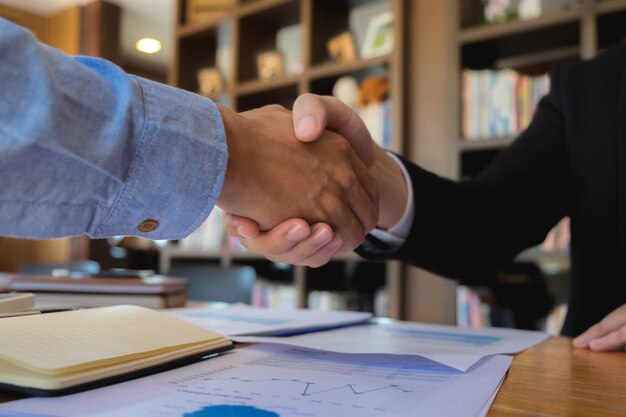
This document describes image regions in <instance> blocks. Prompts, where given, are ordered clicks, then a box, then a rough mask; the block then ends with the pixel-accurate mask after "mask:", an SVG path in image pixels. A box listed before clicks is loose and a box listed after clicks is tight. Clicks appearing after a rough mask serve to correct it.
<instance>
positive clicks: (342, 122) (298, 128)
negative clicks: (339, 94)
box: [293, 94, 377, 167]
mask: <svg viewBox="0 0 626 417" xmlns="http://www.w3.org/2000/svg"><path fill="white" fill-rule="evenodd" d="M293 121H294V131H295V133H296V137H297V138H298V139H299V140H300V141H302V142H312V141H314V140H316V139H318V138H319V137H320V136H322V134H323V133H324V130H325V129H328V130H330V131H333V132H335V133H337V134H339V135H341V136H343V137H344V138H345V139H346V140H347V141H348V142H349V143H350V145H352V148H353V149H354V152H355V153H356V154H357V156H358V157H359V158H360V159H361V161H363V163H364V164H365V165H366V166H368V167H369V166H371V165H372V164H373V163H374V159H375V158H374V155H375V152H374V149H375V148H376V146H377V145H376V144H375V143H374V141H373V140H372V137H371V136H370V133H369V131H368V130H367V128H366V127H365V124H364V123H363V121H362V120H361V118H360V117H359V116H358V115H357V114H356V113H355V112H354V111H353V110H352V109H351V108H350V107H348V106H347V105H345V104H344V103H343V102H342V101H340V100H339V99H337V98H335V97H331V96H317V95H314V94H303V95H301V96H300V97H298V98H297V99H296V101H295V103H294V104H293Z"/></svg>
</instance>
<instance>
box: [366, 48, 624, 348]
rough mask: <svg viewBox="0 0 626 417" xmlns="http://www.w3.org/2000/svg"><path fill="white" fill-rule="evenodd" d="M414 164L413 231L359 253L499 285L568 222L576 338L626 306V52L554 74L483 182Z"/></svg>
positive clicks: (571, 331)
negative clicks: (518, 258)
mask: <svg viewBox="0 0 626 417" xmlns="http://www.w3.org/2000/svg"><path fill="white" fill-rule="evenodd" d="M404 163H405V165H406V167H407V169H408V171H409V173H410V175H411V179H412V181H413V188H414V195H415V218H414V221H413V225H412V229H411V232H410V235H409V237H408V239H407V241H406V242H405V244H404V245H403V246H402V247H401V248H400V249H399V250H388V249H386V248H385V247H384V245H381V244H380V242H377V241H376V240H375V239H373V238H368V239H367V240H366V242H365V243H364V245H363V246H362V247H361V248H359V250H358V252H359V253H360V254H361V255H363V256H365V257H367V258H378V259H399V260H402V261H405V262H408V263H411V264H413V265H416V266H419V267H422V268H425V269H428V270H431V271H434V272H436V273H438V274H441V275H444V276H447V277H450V278H455V279H458V280H460V281H462V282H464V283H467V284H489V282H486V281H488V280H489V279H492V278H493V277H494V275H495V274H494V272H495V271H496V270H497V269H498V268H499V267H501V266H503V265H506V264H507V263H509V262H510V261H511V260H512V259H513V258H514V257H515V255H517V254H518V253H519V252H521V251H522V250H524V249H526V248H528V247H531V246H533V245H536V244H539V243H540V242H542V241H543V240H544V238H545V236H546V234H547V233H548V231H549V230H550V229H551V228H552V227H553V226H554V225H555V224H556V223H557V222H558V221H559V220H560V219H561V218H562V217H564V216H570V217H571V228H572V230H571V234H572V241H571V258H572V282H571V296H570V303H569V312H568V316H567V319H566V322H565V325H564V328H563V334H564V335H569V336H574V335H578V334H580V333H581V332H583V331H584V330H586V329H587V328H588V327H589V326H591V325H593V324H595V323H596V322H598V321H600V320H601V319H602V318H603V317H604V316H606V315H607V314H608V313H609V312H611V311H612V310H614V309H615V308H617V307H619V306H620V305H622V304H624V303H626V47H620V48H617V49H614V50H611V51H607V52H605V53H603V54H602V55H600V56H599V57H598V58H596V59H594V60H591V61H586V62H578V63H573V64H567V65H563V66H560V67H558V68H556V69H555V70H554V71H553V72H552V74H551V91H550V93H549V94H548V95H547V96H546V97H545V98H544V99H543V100H542V101H541V103H540V105H539V109H538V111H537V114H536V115H535V117H534V119H533V121H532V123H531V125H530V126H529V127H528V129H527V130H526V131H525V132H524V133H522V134H521V135H520V137H519V138H518V139H517V140H516V141H515V142H514V143H513V144H512V145H511V146H510V147H509V148H508V149H506V150H505V151H503V152H502V153H501V154H500V155H499V156H498V157H497V158H496V160H494V162H493V163H491V164H490V165H489V166H488V167H487V168H486V170H485V171H484V172H482V173H481V174H480V175H479V176H478V177H477V178H476V179H475V180H473V181H471V182H467V183H455V182H452V181H449V180H446V179H443V178H440V177H438V176H436V175H434V174H432V173H429V172H427V171H425V170H423V169H421V168H420V167H418V166H416V165H414V164H412V163H410V162H408V161H404ZM529 302H532V300H529Z"/></svg>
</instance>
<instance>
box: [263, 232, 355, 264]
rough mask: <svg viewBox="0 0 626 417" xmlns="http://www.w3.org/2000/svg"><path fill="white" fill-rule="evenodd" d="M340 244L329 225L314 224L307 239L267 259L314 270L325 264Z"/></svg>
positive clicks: (339, 238)
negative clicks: (304, 266)
mask: <svg viewBox="0 0 626 417" xmlns="http://www.w3.org/2000/svg"><path fill="white" fill-rule="evenodd" d="M342 244H343V241H342V239H341V237H340V236H339V235H338V234H336V233H335V234H333V231H332V229H331V228H330V226H329V225H327V224H325V223H316V224H314V225H313V226H311V234H310V236H309V237H307V238H306V239H304V240H302V241H301V242H300V243H298V244H296V245H294V246H293V247H292V248H291V249H290V250H289V251H288V252H285V253H282V254H276V255H270V256H268V259H270V260H272V261H275V262H285V263H290V264H294V265H306V266H310V267H314V268H315V267H319V266H322V265H324V264H325V263H327V262H328V261H329V260H330V258H331V257H332V256H333V255H334V254H335V252H336V251H337V250H338V249H339V248H340V247H341V245H342Z"/></svg>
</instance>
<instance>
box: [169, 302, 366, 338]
mask: <svg viewBox="0 0 626 417" xmlns="http://www.w3.org/2000/svg"><path fill="white" fill-rule="evenodd" d="M162 311H163V312H164V313H168V314H171V315H173V316H176V317H178V318H180V319H183V320H186V321H188V322H191V323H194V324H197V325H199V326H201V327H204V328H205V329H208V330H211V331H214V332H218V333H221V334H223V335H226V336H236V335H284V334H292V333H302V332H310V331H315V330H324V329H332V328H336V327H343V326H348V325H351V324H357V323H366V322H369V321H370V320H371V318H372V314H371V313H359V312H354V311H314V310H305V309H278V308H259V307H252V306H249V305H247V304H231V305H227V306H225V307H222V308H211V307H204V308H191V309H190V308H175V309H165V310H162Z"/></svg>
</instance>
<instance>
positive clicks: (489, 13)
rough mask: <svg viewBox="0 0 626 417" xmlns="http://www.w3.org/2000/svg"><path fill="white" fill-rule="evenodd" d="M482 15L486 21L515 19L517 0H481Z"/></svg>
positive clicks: (495, 21)
mask: <svg viewBox="0 0 626 417" xmlns="http://www.w3.org/2000/svg"><path fill="white" fill-rule="evenodd" d="M483 1H484V3H485V8H484V17H485V21H487V22H488V23H502V22H508V21H510V20H514V19H517V6H518V3H519V0H483Z"/></svg>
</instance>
